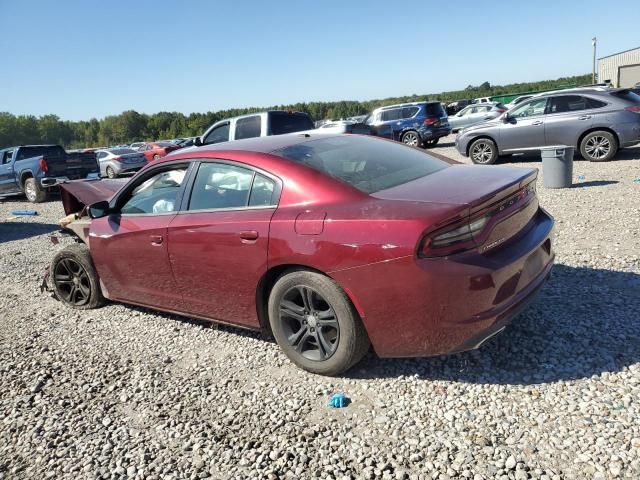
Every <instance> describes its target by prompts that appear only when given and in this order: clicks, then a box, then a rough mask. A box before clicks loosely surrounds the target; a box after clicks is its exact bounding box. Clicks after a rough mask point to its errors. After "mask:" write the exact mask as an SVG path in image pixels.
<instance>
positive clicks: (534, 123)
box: [531, 120, 542, 125]
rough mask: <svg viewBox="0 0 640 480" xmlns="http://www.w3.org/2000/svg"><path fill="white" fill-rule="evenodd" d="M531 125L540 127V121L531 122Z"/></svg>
mask: <svg viewBox="0 0 640 480" xmlns="http://www.w3.org/2000/svg"><path fill="white" fill-rule="evenodd" d="M531 125H542V120H536V121H535V122H532V123H531Z"/></svg>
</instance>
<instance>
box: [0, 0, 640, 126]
mask: <svg viewBox="0 0 640 480" xmlns="http://www.w3.org/2000/svg"><path fill="white" fill-rule="evenodd" d="M638 12H639V10H638V0H633V1H632V0H617V1H616V2H615V6H613V5H612V4H609V3H607V2H602V0H596V1H592V0H581V1H580V2H577V1H572V2H565V1H561V0H555V1H528V2H527V1H525V2H508V1H503V2H498V1H495V2H480V1H477V0H457V1H453V2H451V1H448V0H445V1H441V2H435V1H427V0H423V1H420V2H395V1H389V0H386V1H384V0H383V1H374V0H367V1H356V0H352V1H347V0H343V1H316V2H311V1H304V0H299V1H276V0H271V1H269V0H266V1H249V0H247V1H233V0H231V1H221V0H216V1H213V0H212V1H195V0H194V1H177V0H173V1H172V0H157V1H151V0H127V1H122V0H107V1H97V0H84V1H81V0H55V1H54V0H51V1H45V0H41V1H35V0H0V19H2V35H1V36H0V58H1V59H2V62H1V64H0V70H1V72H2V73H1V74H0V111H8V112H11V113H14V114H34V115H42V114H46V113H55V114H57V115H59V116H60V117H61V118H63V119H69V120H80V119H89V118H91V117H97V118H101V117H103V116H105V115H109V114H117V113H120V112H122V111H124V110H128V109H134V110H137V111H139V112H144V113H153V112H158V111H161V110H165V111H180V112H184V113H190V112H194V111H196V112H204V111H208V110H219V109H224V108H230V107H244V106H268V105H273V104H283V103H293V102H298V101H312V100H318V101H322V100H367V99H374V98H383V97H389V96H398V95H410V94H413V93H417V94H426V93H436V92H440V91H443V90H455V89H460V88H464V87H466V86H467V85H469V84H474V85H477V84H480V83H482V82H484V81H485V80H488V81H489V82H491V83H492V84H502V83H512V82H521V81H532V80H542V79H549V78H557V77H561V76H568V75H576V74H582V73H588V72H590V71H591V37H593V36H594V35H596V36H597V37H598V56H603V55H607V54H610V53H615V52H617V51H620V50H626V49H628V48H632V47H637V46H639V45H640V35H639V34H638V32H639V27H638V18H639V17H638Z"/></svg>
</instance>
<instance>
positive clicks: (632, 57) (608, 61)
mask: <svg viewBox="0 0 640 480" xmlns="http://www.w3.org/2000/svg"><path fill="white" fill-rule="evenodd" d="M598 82H600V83H602V82H608V83H611V85H613V86H614V87H625V88H626V87H633V86H635V85H636V83H640V47H638V48H632V49H631V50H625V51H624V52H620V53H614V54H613V55H608V56H606V57H602V58H599V59H598Z"/></svg>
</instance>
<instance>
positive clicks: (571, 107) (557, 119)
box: [544, 95, 606, 147]
mask: <svg viewBox="0 0 640 480" xmlns="http://www.w3.org/2000/svg"><path fill="white" fill-rule="evenodd" d="M598 104H599V105H600V107H604V106H605V105H606V103H604V102H600V101H598V100H592V99H590V98H587V97H583V96H581V95H555V96H553V97H551V98H549V105H548V106H547V114H546V115H545V122H544V134H545V141H546V144H547V145H568V146H573V147H575V146H577V145H578V138H580V135H582V134H583V133H584V132H585V131H586V130H588V129H589V128H590V127H591V125H592V124H593V117H594V111H593V110H596V109H597V108H598Z"/></svg>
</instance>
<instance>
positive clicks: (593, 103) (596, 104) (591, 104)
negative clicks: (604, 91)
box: [585, 97, 607, 108]
mask: <svg viewBox="0 0 640 480" xmlns="http://www.w3.org/2000/svg"><path fill="white" fill-rule="evenodd" d="M585 100H586V101H587V108H602V107H606V106H607V104H606V103H605V102H601V101H600V100H596V99H594V98H588V97H585Z"/></svg>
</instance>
